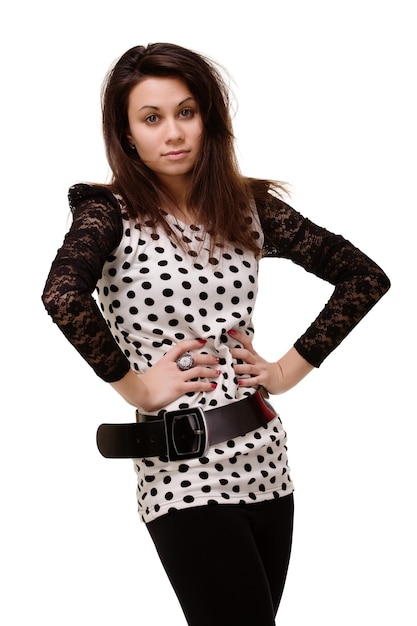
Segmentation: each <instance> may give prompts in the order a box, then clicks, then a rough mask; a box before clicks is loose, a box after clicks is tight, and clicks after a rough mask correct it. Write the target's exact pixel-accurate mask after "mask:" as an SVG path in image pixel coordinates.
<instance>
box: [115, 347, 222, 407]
mask: <svg viewBox="0 0 417 626" xmlns="http://www.w3.org/2000/svg"><path fill="white" fill-rule="evenodd" d="M205 343H206V342H205V340H204V339H189V340H184V341H181V342H180V343H178V344H177V345H175V346H173V347H172V348H170V349H169V350H168V352H166V353H165V354H164V356H163V357H161V358H160V359H159V361H157V362H156V363H155V365H153V366H152V367H150V368H149V369H148V371H147V372H146V373H145V374H136V373H135V372H134V371H133V370H130V371H129V372H128V373H127V374H126V376H124V377H123V378H122V379H121V380H118V381H116V382H114V383H110V384H111V385H112V387H113V389H115V390H116V391H117V392H118V393H119V394H120V395H121V396H122V397H123V398H124V399H125V400H126V402H128V403H129V404H131V405H133V406H134V407H136V408H139V409H141V411H143V412H145V413H149V412H154V411H159V410H160V409H162V408H164V407H165V406H166V405H167V404H170V403H171V402H174V400H177V399H178V398H180V397H181V396H184V395H185V394H186V393H189V392H191V391H206V392H209V391H213V389H215V388H216V383H215V379H216V378H218V376H219V375H220V373H221V372H220V371H219V370H218V369H217V368H216V366H218V363H219V359H218V358H217V357H215V356H213V355H211V354H201V353H200V352H196V351H197V350H198V349H199V348H202V347H203V346H204V344H205ZM184 352H192V354H193V357H194V366H193V367H192V368H191V369H189V370H185V371H182V370H180V369H179V367H178V365H177V364H176V360H177V359H178V358H179V357H180V356H181V355H182V354H184Z"/></svg>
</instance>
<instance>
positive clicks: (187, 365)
mask: <svg viewBox="0 0 417 626" xmlns="http://www.w3.org/2000/svg"><path fill="white" fill-rule="evenodd" d="M175 363H176V364H177V367H178V368H179V369H180V370H181V371H182V372H185V371H186V370H190V369H191V368H192V367H194V357H193V355H192V354H191V352H184V354H182V355H181V356H180V357H178V359H177V360H176V361H175Z"/></svg>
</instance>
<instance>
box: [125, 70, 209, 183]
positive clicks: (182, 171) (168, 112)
mask: <svg viewBox="0 0 417 626" xmlns="http://www.w3.org/2000/svg"><path fill="white" fill-rule="evenodd" d="M127 115H128V121H129V134H128V140H129V142H130V143H131V144H132V145H134V146H135V148H136V150H137V153H138V155H139V156H140V158H141V160H142V161H143V163H145V165H147V166H148V167H149V169H151V170H152V171H153V172H155V174H156V175H157V176H158V178H160V179H161V180H162V181H163V182H164V183H165V184H167V185H168V186H169V185H170V184H176V183H177V182H179V180H180V179H181V177H182V178H183V179H184V182H185V181H186V179H187V178H188V175H189V174H190V172H191V171H192V170H193V168H194V165H195V163H196V161H197V157H198V154H199V151H200V146H201V139H202V135H203V122H202V119H201V116H200V111H199V107H198V104H197V101H196V100H195V98H194V97H193V95H192V93H191V91H190V89H189V88H188V87H187V85H186V83H185V82H184V81H182V80H181V79H180V78H175V77H163V78H162V77H149V78H145V79H144V80H142V81H141V82H140V83H138V84H137V85H136V86H135V87H133V89H132V91H131V92H130V94H129V101H128V109H127ZM173 177H176V179H175V181H174V180H173Z"/></svg>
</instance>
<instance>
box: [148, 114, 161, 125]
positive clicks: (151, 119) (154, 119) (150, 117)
mask: <svg viewBox="0 0 417 626" xmlns="http://www.w3.org/2000/svg"><path fill="white" fill-rule="evenodd" d="M157 121H158V116H157V115H155V113H152V114H151V115H148V117H147V118H146V119H145V122H147V123H148V124H155V122H157Z"/></svg>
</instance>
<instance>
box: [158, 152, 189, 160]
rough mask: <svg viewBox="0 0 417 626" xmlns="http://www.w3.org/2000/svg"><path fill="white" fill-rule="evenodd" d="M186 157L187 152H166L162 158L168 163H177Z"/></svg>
mask: <svg viewBox="0 0 417 626" xmlns="http://www.w3.org/2000/svg"><path fill="white" fill-rule="evenodd" d="M187 155H188V151H187V150H178V151H176V152H167V153H166V154H164V157H165V158H166V159H169V160H170V161H179V160H180V159H183V158H184V157H186V156H187Z"/></svg>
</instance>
